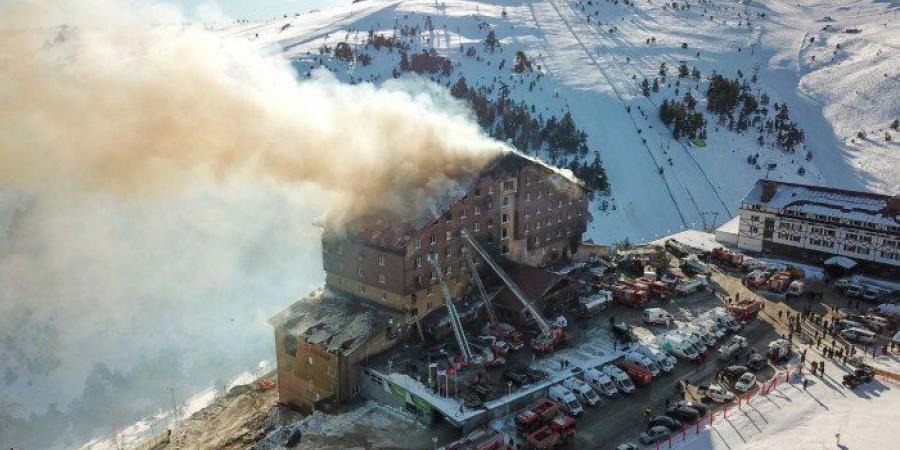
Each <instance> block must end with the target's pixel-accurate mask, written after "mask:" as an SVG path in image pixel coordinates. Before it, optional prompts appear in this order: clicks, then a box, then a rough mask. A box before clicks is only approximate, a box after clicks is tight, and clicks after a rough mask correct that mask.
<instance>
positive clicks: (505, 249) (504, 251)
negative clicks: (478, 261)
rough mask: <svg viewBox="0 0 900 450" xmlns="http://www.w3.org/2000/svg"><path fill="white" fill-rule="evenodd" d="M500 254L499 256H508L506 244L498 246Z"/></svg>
mask: <svg viewBox="0 0 900 450" xmlns="http://www.w3.org/2000/svg"><path fill="white" fill-rule="evenodd" d="M500 254H501V255H508V254H509V246H508V245H506V244H503V245H501V246H500Z"/></svg>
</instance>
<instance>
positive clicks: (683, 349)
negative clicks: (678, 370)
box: [660, 334, 700, 360]
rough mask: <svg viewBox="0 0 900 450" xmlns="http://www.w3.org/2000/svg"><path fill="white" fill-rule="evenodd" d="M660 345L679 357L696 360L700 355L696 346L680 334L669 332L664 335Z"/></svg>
mask: <svg viewBox="0 0 900 450" xmlns="http://www.w3.org/2000/svg"><path fill="white" fill-rule="evenodd" d="M660 347H661V348H662V349H663V350H665V351H667V352H669V353H671V354H673V355H675V356H677V357H679V358H686V359H690V360H696V359H697V358H699V357H700V354H699V353H697V350H695V349H694V346H693V345H691V343H690V342H689V341H688V340H686V339H685V338H684V337H682V336H680V335H676V334H667V335H665V336H663V338H662V341H661V342H660Z"/></svg>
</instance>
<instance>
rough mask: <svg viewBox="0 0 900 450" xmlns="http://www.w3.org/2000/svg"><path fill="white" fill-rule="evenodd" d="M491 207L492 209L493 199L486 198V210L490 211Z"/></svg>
mask: <svg viewBox="0 0 900 450" xmlns="http://www.w3.org/2000/svg"><path fill="white" fill-rule="evenodd" d="M492 209H494V201H493V200H488V202H487V210H488V211H490V210H492Z"/></svg>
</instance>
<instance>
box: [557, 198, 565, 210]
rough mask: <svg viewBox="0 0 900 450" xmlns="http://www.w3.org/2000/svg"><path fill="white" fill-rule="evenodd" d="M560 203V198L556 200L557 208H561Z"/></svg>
mask: <svg viewBox="0 0 900 450" xmlns="http://www.w3.org/2000/svg"><path fill="white" fill-rule="evenodd" d="M562 203H563V202H562V200H561V199H560V200H557V201H556V207H557V208H562Z"/></svg>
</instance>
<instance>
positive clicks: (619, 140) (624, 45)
mask: <svg viewBox="0 0 900 450" xmlns="http://www.w3.org/2000/svg"><path fill="white" fill-rule="evenodd" d="M681 4H684V3H683V2H682V3H681ZM688 4H689V5H690V8H687V9H679V10H675V9H673V8H672V7H671V6H670V5H668V4H665V3H663V2H661V1H652V2H646V1H645V2H633V3H632V2H615V3H613V2H608V1H592V2H588V1H569V0H552V1H546V2H537V1H519V0H495V1H481V2H474V1H466V0H450V1H441V2H436V1H428V0H407V1H396V0H388V1H377V0H376V1H365V2H360V3H358V4H354V5H350V6H347V7H342V8H335V9H329V10H324V11H320V12H314V13H309V14H305V15H300V16H298V17H290V18H286V19H281V20H275V21H271V22H265V23H250V24H240V25H238V26H230V27H226V28H225V29H224V30H223V31H222V33H223V34H226V35H228V36H231V37H239V38H244V39H248V40H251V41H254V42H256V43H257V44H258V45H259V46H260V48H263V49H265V50H266V51H268V52H270V53H271V54H273V55H279V56H282V57H286V58H290V59H291V60H293V61H294V63H295V66H296V67H297V68H298V72H300V74H301V75H305V74H306V73H307V72H308V71H309V70H311V69H313V68H315V67H319V66H325V67H327V68H328V69H329V70H332V71H334V72H335V73H336V74H337V75H338V77H339V78H341V79H343V80H345V81H348V82H362V81H372V82H375V83H380V82H382V81H384V80H387V79H390V78H391V77H392V71H393V70H394V69H395V68H396V67H397V66H398V64H399V54H398V52H397V51H387V50H385V49H382V50H380V51H379V50H374V49H373V48H372V47H371V46H368V47H367V46H366V45H365V41H366V39H367V37H368V35H369V33H370V32H373V33H376V34H377V33H381V34H384V35H386V36H399V37H400V38H401V40H403V41H404V42H408V43H409V44H410V49H409V53H410V54H412V53H414V52H416V51H418V50H420V49H430V48H433V49H435V50H436V51H437V52H438V53H439V54H441V55H443V56H446V57H447V58H449V59H450V60H451V61H452V62H453V63H454V65H455V68H454V71H453V73H452V74H451V75H449V76H443V75H439V74H436V75H431V76H430V78H432V79H434V80H435V81H437V82H439V83H441V84H447V85H449V84H452V83H455V82H456V80H457V79H458V78H459V77H460V76H464V77H465V78H466V80H467V82H468V84H469V85H470V86H475V85H481V86H488V87H493V88H494V90H495V91H496V90H497V89H499V86H500V84H499V83H504V84H505V85H506V87H507V88H508V89H509V91H510V95H509V96H510V98H511V99H514V100H517V101H524V102H525V103H526V104H528V105H533V106H534V107H535V112H536V113H540V114H543V117H545V118H547V117H549V115H551V114H553V115H556V116H557V117H559V116H560V115H561V114H563V113H564V112H566V111H569V112H571V114H572V116H573V118H574V119H575V122H576V125H577V126H578V127H580V128H581V129H583V130H584V131H585V132H586V133H587V135H588V138H589V139H588V143H589V147H590V148H591V150H592V151H596V152H599V154H600V156H601V157H602V160H603V163H604V166H605V167H606V170H607V173H608V175H609V180H610V183H611V185H612V192H611V193H610V195H609V196H598V198H597V199H596V200H595V202H594V211H593V213H594V218H595V220H594V221H593V223H592V224H591V225H590V227H589V230H588V233H587V236H586V237H589V238H592V239H594V240H595V241H597V242H616V241H621V240H623V239H626V238H628V239H629V240H631V241H632V242H635V241H646V240H652V239H653V238H658V237H660V236H663V235H667V234H671V233H673V232H675V231H678V230H680V229H684V228H706V229H709V228H712V227H713V226H715V225H718V224H722V223H724V222H725V221H727V220H728V219H729V218H730V217H731V216H733V215H734V213H735V211H736V209H737V206H738V203H739V200H740V199H741V198H742V197H743V195H744V194H745V193H746V192H747V190H748V189H749V188H750V186H751V185H752V183H753V182H754V181H755V180H756V179H757V178H760V177H764V176H769V177H771V178H778V179H785V180H791V181H800V182H808V183H825V184H830V185H837V186H844V187H848V188H871V189H875V190H880V191H891V190H893V189H896V187H897V186H898V185H900V161H898V159H897V158H898V156H897V154H900V153H898V152H897V151H896V150H897V147H898V145H900V144H898V143H897V140H896V139H895V140H894V141H892V142H885V141H884V139H883V137H884V133H885V132H888V126H889V124H890V122H891V121H892V120H893V119H896V118H897V117H898V116H900V103H898V101H900V100H898V99H900V83H898V77H900V75H898V73H897V67H898V64H897V61H898V58H900V53H898V49H900V47H898V46H897V45H896V44H897V43H898V39H900V32H898V29H897V27H898V25H897V21H896V20H893V19H895V14H896V12H895V11H896V10H897V9H898V5H897V3H896V2H880V1H875V0H858V1H854V2H851V3H849V4H847V3H845V2H842V3H841V5H840V6H837V5H832V4H831V2H825V1H814V0H801V1H799V2H782V1H777V0H766V1H753V2H748V3H747V4H738V3H736V2H725V1H705V2H688ZM826 16H828V17H830V18H831V20H830V21H826V20H825V19H824V17H826ZM426 21H430V22H431V24H432V27H431V28H430V29H428V28H426ZM826 24H830V27H831V28H830V29H829V30H826V31H822V28H823V27H824V26H825V25H826ZM416 26H418V28H419V29H418V30H416V33H409V34H406V35H404V34H403V33H402V30H403V29H404V27H408V28H412V27H416ZM852 28H858V29H860V30H861V33H858V34H848V33H847V32H846V30H847V29H852ZM398 30H399V31H398ZM489 30H493V31H494V32H495V33H496V36H497V38H498V39H499V40H500V47H499V48H498V49H497V50H496V51H495V52H493V53H491V52H489V51H488V50H487V49H486V47H485V46H484V45H483V41H484V39H485V37H486V34H487V32H488V31H489ZM810 38H813V41H810ZM649 39H653V42H652V43H648V40H649ZM340 42H348V43H350V44H351V46H354V48H355V49H357V50H361V51H365V52H367V53H368V54H369V55H370V56H372V57H373V61H372V63H371V64H370V65H368V66H363V65H361V64H358V63H355V64H348V63H345V62H343V61H340V60H337V59H336V58H334V56H333V55H332V54H320V53H319V49H320V48H321V47H322V46H330V47H332V48H334V47H335V46H336V45H337V44H338V43H340ZM810 42H814V43H810ZM838 44H840V49H837V50H836V46H838ZM470 47H471V48H474V49H475V50H476V51H477V56H476V57H469V56H466V55H465V54H464V51H463V49H466V50H468V49H469V48H470ZM519 50H521V51H523V52H524V53H525V54H526V55H528V57H529V58H531V59H532V60H533V63H534V64H535V69H536V71H535V72H536V73H539V74H540V76H537V75H536V74H535V73H531V74H529V73H526V74H522V75H520V74H514V73H513V72H512V71H511V70H510V68H511V66H512V61H513V59H514V58H513V55H514V54H515V52H516V51H519ZM814 54H815V55H816V59H815V61H811V58H812V56H813V55H814ZM504 61H505V64H506V66H505V68H503V69H498V67H499V66H500V65H501V64H502V63H503V62H504ZM661 63H666V64H667V66H668V68H669V73H670V76H669V77H668V78H667V81H665V82H663V83H661V87H660V89H659V92H653V93H652V94H651V95H650V96H649V97H645V96H643V95H642V94H641V88H640V85H639V83H640V81H641V80H642V79H644V78H651V79H652V78H653V77H655V76H656V75H657V72H658V68H659V66H660V64H661ZM681 63H684V64H686V65H688V66H689V67H691V68H697V69H698V70H699V71H700V72H701V74H702V77H703V78H702V79H701V80H699V81H696V82H695V81H689V80H688V79H685V80H683V83H675V81H676V80H675V77H674V76H673V75H672V73H673V72H674V70H675V68H676V67H677V66H678V65H679V64H681ZM739 71H740V73H741V75H742V76H743V79H744V80H745V81H747V82H748V83H750V85H751V88H752V91H753V92H754V93H758V94H761V93H766V94H767V95H768V96H769V97H770V99H771V104H775V103H779V104H787V105H788V107H789V110H790V114H791V116H790V117H791V119H792V120H794V121H796V122H798V123H799V125H800V126H801V128H802V129H803V130H804V131H805V135H806V145H805V146H801V148H799V149H798V150H797V151H796V152H795V153H786V152H783V151H781V150H777V149H774V148H769V143H768V142H767V143H766V146H765V147H760V146H759V144H758V143H757V142H756V139H757V133H755V132H753V130H752V129H751V130H750V131H748V132H746V133H743V134H739V133H735V132H732V131H728V130H727V128H726V127H725V126H724V125H722V126H719V125H718V124H717V123H716V119H715V117H714V116H713V115H711V114H707V115H706V117H707V121H708V126H707V128H708V131H709V135H708V138H707V146H706V147H702V148H698V147H693V146H692V145H691V144H690V143H688V142H687V141H686V140H684V139H682V140H678V141H676V140H674V139H672V137H671V131H670V130H668V129H666V128H665V127H664V126H663V124H662V122H661V121H660V120H659V118H658V114H657V112H656V110H657V106H658V105H659V104H660V103H661V102H662V100H663V99H667V98H668V99H670V98H673V97H677V95H675V91H676V89H680V94H683V93H684V92H686V91H687V90H693V91H694V92H695V93H696V94H699V98H700V108H701V109H703V105H704V104H705V96H704V95H703V93H705V90H706V86H707V83H708V80H707V78H706V77H708V76H709V75H710V74H712V73H714V72H715V73H720V74H723V75H725V76H727V77H729V78H731V77H736V76H738V72H739ZM751 75H755V77H754V78H755V81H753V82H751V81H750V80H749V79H750V78H751ZM677 84H680V86H678V85H677ZM859 130H864V131H866V133H867V135H868V139H866V140H860V139H858V138H855V135H856V132H857V131H859ZM890 132H891V133H892V134H897V132H895V131H892V130H891V131H890ZM898 137H900V135H898ZM807 152H811V154H812V155H811V160H807V159H806V154H807ZM755 153H759V154H760V159H759V164H758V166H754V165H750V164H748V163H747V157H748V156H750V155H753V154H755ZM541 156H546V155H541ZM585 159H586V160H590V156H588V157H586V158H585ZM565 160H566V158H564V160H563V162H564V161H565ZM770 163H771V164H775V167H774V168H773V169H771V170H767V165H768V164H770ZM801 167H802V168H803V171H805V172H804V174H803V175H799V174H798V170H799V169H800V168H801ZM660 168H662V169H663V170H662V173H661V174H660V173H659V169H660Z"/></svg>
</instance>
